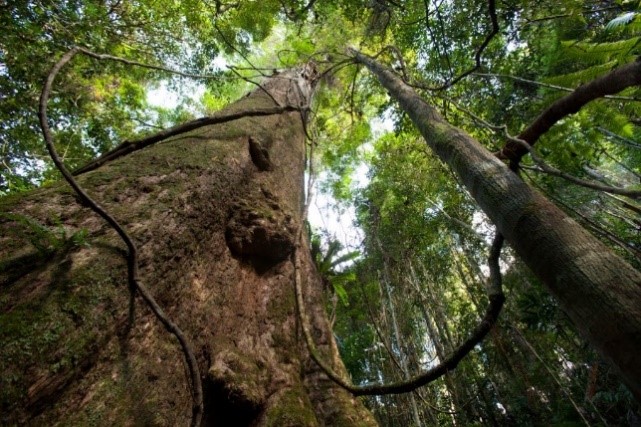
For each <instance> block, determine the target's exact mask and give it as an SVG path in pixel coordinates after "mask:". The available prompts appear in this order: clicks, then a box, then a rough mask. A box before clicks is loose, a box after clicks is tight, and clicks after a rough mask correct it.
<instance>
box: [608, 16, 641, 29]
mask: <svg viewBox="0 0 641 427" xmlns="http://www.w3.org/2000/svg"><path fill="white" fill-rule="evenodd" d="M637 16H639V14H638V13H637V12H628V13H624V14H623V15H621V16H617V17H616V18H614V19H613V20H612V21H610V22H608V23H607V24H606V26H605V29H606V30H608V31H609V30H614V29H615V28H619V27H624V26H626V25H628V24H629V23H630V22H632V21H633V20H634V19H635V18H636V17H637Z"/></svg>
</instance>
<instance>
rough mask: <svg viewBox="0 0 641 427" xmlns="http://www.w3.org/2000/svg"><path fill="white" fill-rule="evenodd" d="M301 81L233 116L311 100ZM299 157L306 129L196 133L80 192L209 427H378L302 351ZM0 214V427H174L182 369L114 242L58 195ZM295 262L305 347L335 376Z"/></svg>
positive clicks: (37, 197) (99, 174)
mask: <svg viewBox="0 0 641 427" xmlns="http://www.w3.org/2000/svg"><path fill="white" fill-rule="evenodd" d="M281 77H282V76H281ZM302 77H305V76H302ZM304 83H305V82H302V83H301V81H300V80H299V81H297V80H296V79H293V78H291V76H289V77H288V76H285V77H282V78H278V79H271V80H269V81H268V82H267V84H264V85H263V86H264V87H265V88H267V89H269V90H270V94H271V96H268V95H267V94H265V93H264V91H262V90H257V91H254V92H253V93H252V94H250V95H249V96H248V97H245V98H243V99H241V100H240V101H238V102H236V103H234V104H232V105H231V106H230V107H228V108H229V109H234V110H238V111H242V110H244V109H257V108H264V107H273V106H274V100H277V101H278V102H279V103H281V105H283V104H285V103H288V104H291V103H292V102H299V103H300V102H301V101H302V100H301V99H299V98H296V97H300V96H304V97H306V100H307V101H308V98H309V96H310V94H311V89H310V91H309V93H304V91H303V92H301V91H300V85H301V84H304ZM296 85H298V86H299V87H297V86H296ZM292 93H297V94H298V95H296V96H295V97H294V98H295V99H291V97H292ZM301 94H302V95H301ZM304 100H305V99H303V101H304ZM295 105H300V104H295ZM257 144H258V145H257ZM257 148H259V149H260V150H259V154H260V155H262V156H263V157H262V158H260V159H259V160H256V159H257V155H256V149H257ZM265 156H267V160H266V159H265ZM304 159H305V137H304V129H303V122H302V120H301V115H300V114H299V113H298V112H289V113H285V114H281V115H273V116H265V117H254V118H249V117H246V118H242V119H239V120H235V121H233V122H228V123H225V124H220V125H215V126H211V127H205V128H201V129H198V130H195V131H192V132H190V133H189V134H187V135H181V136H178V137H174V138H172V139H171V140H165V141H162V142H159V143H157V144H155V145H154V146H151V147H148V148H146V149H144V150H141V151H137V152H134V153H132V154H129V155H128V156H126V157H124V158H120V159H118V160H115V161H112V162H110V163H107V164H106V165H104V166H102V167H101V168H99V169H97V170H95V171H92V172H89V173H86V174H84V175H81V176H80V177H79V178H78V180H79V182H80V184H81V185H82V186H83V187H85V188H87V189H88V190H89V192H90V194H91V195H93V196H94V197H95V198H96V199H97V200H99V202H100V203H101V204H102V205H103V206H105V207H106V208H107V209H108V210H109V211H110V212H111V213H112V214H113V215H114V216H115V217H116V218H117V219H118V220H119V221H121V223H122V224H123V225H125V227H126V229H127V230H128V232H129V233H130V234H131V235H132V237H133V238H134V239H135V241H136V242H137V244H138V246H139V252H140V276H141V280H142V281H143V282H144V283H145V285H146V286H147V287H148V288H149V289H150V291H151V292H152V293H153V295H154V296H155V297H156V299H157V301H158V302H159V304H160V305H161V306H162V307H163V308H164V309H165V311H166V312H167V314H168V315H169V316H170V317H171V318H172V319H173V320H174V321H175V322H176V323H177V324H178V325H179V326H180V327H181V328H182V329H183V330H184V331H185V333H186V335H187V336H188V337H189V340H190V342H191V345H192V348H193V350H194V352H195V353H196V356H197V358H198V363H199V367H200V370H201V373H202V376H203V381H204V392H205V416H204V425H211V426H226V425H234V426H243V425H245V426H254V425H256V426H258V425H268V426H271V425H273V426H276V425H278V426H287V425H290V426H316V425H373V424H375V422H374V420H373V418H372V417H371V415H370V414H369V412H368V411H366V410H365V409H364V407H363V406H362V404H361V403H360V402H359V401H358V400H357V399H354V398H353V397H351V396H350V395H348V394H347V393H345V392H344V391H343V390H341V389H339V388H337V386H335V385H334V384H333V383H332V382H330V381H328V380H327V378H326V377H325V376H324V375H323V374H322V373H321V372H320V371H319V370H318V368H317V367H316V365H315V364H314V363H313V362H311V361H310V359H309V356H308V354H307V351H306V348H305V346H304V340H302V339H301V337H300V326H299V324H298V320H297V316H296V306H295V298H294V277H295V276H294V267H293V265H292V262H291V258H290V255H291V251H292V250H294V248H295V243H296V242H295V231H296V230H297V229H298V227H299V226H300V223H301V221H302V218H301V213H302V205H303V200H302V195H303V187H302V185H303V172H304ZM266 162H267V163H266ZM266 165H267V166H268V167H266ZM1 202H2V206H0V211H2V212H4V213H6V215H4V216H2V217H0V248H1V249H0V286H1V288H0V304H1V312H0V346H1V348H2V351H1V352H0V370H1V371H2V373H3V374H2V377H1V379H0V414H1V417H2V419H1V420H0V423H2V424H30V425H44V424H47V425H159V426H161V425H166V426H174V425H187V424H188V423H189V419H190V417H191V396H190V391H189V385H188V383H187V381H188V380H187V378H188V375H187V374H186V367H185V365H184V362H183V360H184V359H183V355H182V353H181V352H180V348H179V346H178V345H177V342H176V341H175V340H174V339H173V338H172V337H171V336H170V335H169V334H168V333H166V332H165V331H164V329H163V328H162V326H161V325H160V324H159V323H158V322H157V321H156V319H155V318H154V316H153V315H152V314H151V312H150V311H149V310H148V309H147V308H146V307H145V306H144V305H143V304H142V301H141V300H140V299H139V298H135V299H134V298H131V294H130V291H129V289H128V287H127V267H126V262H125V258H124V256H123V253H124V251H125V246H124V244H123V243H122V242H121V241H120V240H119V239H118V237H117V236H116V234H115V232H114V231H113V230H111V229H110V228H109V227H108V226H107V225H106V224H105V223H104V222H103V221H102V220H101V219H100V218H98V217H97V216H96V215H95V214H94V213H93V212H91V211H90V210H88V209H87V208H85V207H83V206H80V205H79V204H78V203H77V201H76V198H75V196H74V194H72V192H71V191H70V190H69V189H68V188H67V187H66V186H65V185H63V184H56V185H52V186H50V187H48V188H42V189H39V190H37V191H34V192H32V193H30V194H27V195H25V196H23V197H12V198H10V199H9V198H8V199H5V200H3V201H1ZM80 230H86V231H87V235H86V236H84V235H83V233H78V232H79V231H80ZM302 252H303V253H301V254H300V255H299V257H300V259H301V262H302V265H303V275H302V276H303V280H304V281H305V282H306V283H305V284H306V286H305V289H307V295H306V300H307V302H308V304H311V305H312V306H313V307H315V309H313V310H312V312H313V313H314V314H313V315H314V319H313V322H314V328H315V331H316V333H317V339H318V343H319V346H320V348H321V349H322V351H324V353H325V354H326V356H327V357H328V358H329V359H330V360H333V361H334V363H335V364H337V369H340V366H338V364H340V361H339V360H338V357H337V352H336V347H335V344H334V342H333V337H332V334H331V331H330V330H329V327H328V322H327V320H326V319H325V317H324V316H325V314H324V310H323V309H322V298H321V291H320V289H321V284H320V280H319V277H318V275H317V273H316V271H315V268H314V266H313V263H312V262H311V259H310V256H309V254H308V251H306V250H302Z"/></svg>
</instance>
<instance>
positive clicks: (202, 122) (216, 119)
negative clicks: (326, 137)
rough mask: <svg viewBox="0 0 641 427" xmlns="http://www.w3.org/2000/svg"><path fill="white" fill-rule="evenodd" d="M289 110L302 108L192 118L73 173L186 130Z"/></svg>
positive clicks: (267, 109) (284, 107)
mask: <svg viewBox="0 0 641 427" xmlns="http://www.w3.org/2000/svg"><path fill="white" fill-rule="evenodd" d="M288 111H300V108H298V107H294V106H289V105H287V106H283V107H271V108H261V109H257V110H250V111H247V110H244V111H233V112H231V113H229V112H224V113H222V114H214V115H213V116H209V117H201V118H199V119H196V120H192V121H190V122H187V123H183V124H180V125H176V126H173V127H171V128H169V129H165V130H163V131H161V132H158V133H155V134H153V135H150V136H147V137H145V138H142V139H139V140H137V141H125V142H123V143H122V144H120V145H119V146H117V147H116V148H114V149H113V150H111V151H108V152H107V153H105V154H103V155H102V156H100V157H98V158H97V159H95V160H92V161H91V162H89V163H88V164H87V165H85V166H83V167H81V168H80V169H76V170H75V171H74V172H73V174H74V175H80V174H83V173H85V172H89V171H91V170H94V169H96V168H98V167H100V166H102V165H103V164H105V163H107V162H109V161H111V160H115V159H117V158H118V157H122V156H124V155H126V154H129V153H132V152H134V151H138V150H141V149H143V148H145V147H148V146H149V145H152V144H155V143H156V142H159V141H162V140H165V139H167V138H170V137H172V136H176V135H180V134H183V133H185V132H190V131H192V130H195V129H198V128H201V127H203V126H209V125H216V124H220V123H225V122H229V121H232V120H237V119H240V118H243V117H257V116H270V115H274V114H282V113H284V112H288Z"/></svg>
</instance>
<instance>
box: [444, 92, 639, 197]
mask: <svg viewBox="0 0 641 427" xmlns="http://www.w3.org/2000/svg"><path fill="white" fill-rule="evenodd" d="M450 103H451V104H452V105H454V107H456V108H457V109H459V110H461V111H463V112H464V113H466V114H468V115H469V116H471V117H472V118H473V119H474V120H476V121H478V122H479V123H481V124H482V125H483V126H485V127H486V128H488V129H490V130H492V131H495V132H499V131H502V132H503V133H504V134H505V137H506V138H507V140H508V141H509V143H512V144H516V145H517V146H519V147H522V148H523V149H524V150H526V152H528V153H530V156H531V157H532V160H534V163H536V165H537V166H538V167H539V168H540V169H535V168H532V170H534V171H535V172H545V173H547V174H549V175H553V176H557V177H559V178H563V179H565V180H567V181H570V182H572V183H574V184H577V185H580V186H582V187H586V188H591V189H593V190H598V191H605V192H607V193H612V194H619V195H621V196H626V197H630V198H632V199H637V198H640V197H641V191H639V190H628V189H626V188H619V187H612V186H609V185H603V184H599V183H596V182H593V181H586V180H584V179H580V178H577V177H575V176H572V175H570V174H568V173H565V172H563V171H561V170H559V169H557V168H555V167H553V166H551V165H549V164H548V163H546V162H545V161H544V160H543V159H542V158H541V157H539V155H538V154H537V153H536V151H535V150H534V147H532V146H531V145H530V144H528V143H527V142H526V141H524V140H522V139H519V138H518V137H514V136H512V135H510V134H509V133H508V131H507V126H506V125H501V126H497V125H493V124H491V123H489V122H487V121H486V120H484V119H482V118H481V117H479V116H477V115H476V114H474V113H473V112H471V111H470V110H468V109H467V108H465V107H462V106H460V105H458V104H457V103H456V102H454V101H452V100H450ZM512 166H514V163H513V164H512ZM521 167H523V166H521Z"/></svg>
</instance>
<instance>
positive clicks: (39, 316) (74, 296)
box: [0, 257, 127, 412]
mask: <svg viewBox="0 0 641 427" xmlns="http://www.w3.org/2000/svg"><path fill="white" fill-rule="evenodd" d="M105 258H107V259H108V257H105ZM58 259H59V258H58ZM103 259H104V258H103ZM105 261H107V260H106V259H105ZM116 264H117V265H115V266H113V267H111V266H110V264H109V262H104V263H100V264H96V265H87V266H86V267H84V268H83V269H81V270H80V271H77V272H74V275H73V277H72V276H71V275H70V271H69V268H70V263H68V262H66V261H64V260H60V263H59V264H58V267H57V268H56V269H54V270H53V271H52V272H51V277H52V279H51V280H50V281H47V282H43V283H42V284H41V285H39V286H36V287H35V288H33V284H32V283H26V284H23V285H21V286H29V285H31V286H32V288H33V289H31V288H30V289H29V290H27V292H29V296H30V298H28V300H27V301H26V302H18V304H17V305H16V306H14V307H12V308H11V309H10V310H8V311H5V312H3V313H1V314H0V325H2V326H1V328H0V344H1V345H2V348H3V350H2V352H0V370H1V371H2V372H3V375H2V378H1V379H0V408H2V409H3V412H4V410H6V409H8V408H10V407H11V406H12V405H14V404H17V403H19V402H21V401H24V400H25V399H26V398H27V389H26V388H27V387H28V386H29V385H31V384H33V383H34V380H36V379H37V378H34V371H32V369H37V371H36V372H37V373H36V375H38V376H40V377H42V378H47V377H53V376H59V377H61V378H71V377H73V376H74V375H75V374H76V373H77V372H79V371H80V370H82V369H85V368H86V367H87V363H88V361H90V360H91V359H92V358H95V356H96V355H97V353H98V348H97V347H98V346H100V345H101V341H102V337H104V336H105V334H106V331H107V330H109V329H110V328H113V325H114V318H113V312H114V311H115V306H116V302H115V301H116V299H117V298H119V294H122V293H125V294H126V292H127V291H126V288H124V287H123V288H121V289H116V287H114V286H113V285H110V284H109V283H111V282H112V281H111V280H110V277H111V276H112V275H113V274H114V273H115V271H121V272H122V271H123V269H124V263H122V262H117V263H116ZM97 277H100V278H101V280H96V278H97ZM123 278H124V273H123ZM31 279H32V280H34V279H35V278H31ZM19 286H20V285H19ZM3 291H4V292H7V291H10V292H12V293H20V292H23V290H22V289H20V288H18V289H9V290H7V289H4V290H3ZM4 292H3V293H4ZM5 296H7V295H3V297H5ZM123 299H124V298H123ZM36 367H37V368H36ZM53 391H55V390H53Z"/></svg>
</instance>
